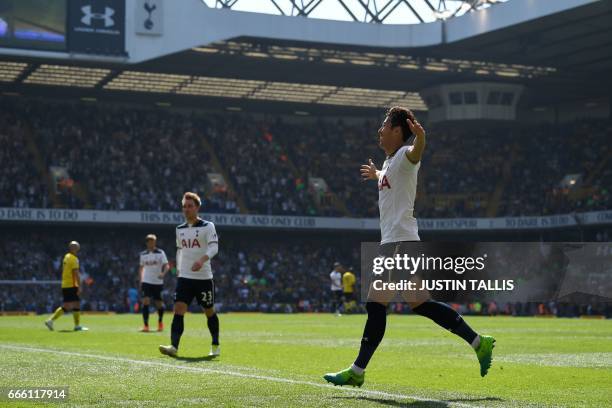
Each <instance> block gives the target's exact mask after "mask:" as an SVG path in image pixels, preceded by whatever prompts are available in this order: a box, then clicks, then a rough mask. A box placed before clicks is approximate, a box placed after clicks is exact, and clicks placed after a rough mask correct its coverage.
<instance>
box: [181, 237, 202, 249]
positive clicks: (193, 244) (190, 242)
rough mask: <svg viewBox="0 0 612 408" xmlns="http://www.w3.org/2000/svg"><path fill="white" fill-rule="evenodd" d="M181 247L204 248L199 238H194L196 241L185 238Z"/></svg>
mask: <svg viewBox="0 0 612 408" xmlns="http://www.w3.org/2000/svg"><path fill="white" fill-rule="evenodd" d="M181 247H183V248H202V245H200V241H198V239H197V238H194V239H185V238H183V240H182V241H181Z"/></svg>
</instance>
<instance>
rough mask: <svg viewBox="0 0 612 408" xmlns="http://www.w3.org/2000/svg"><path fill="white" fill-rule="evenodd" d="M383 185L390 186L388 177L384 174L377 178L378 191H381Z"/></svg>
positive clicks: (383, 187)
mask: <svg viewBox="0 0 612 408" xmlns="http://www.w3.org/2000/svg"><path fill="white" fill-rule="evenodd" d="M385 187H387V188H391V184H390V183H389V179H388V178H387V176H386V175H385V176H382V178H381V179H380V180H378V191H383V190H384V189H385Z"/></svg>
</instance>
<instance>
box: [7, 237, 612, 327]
mask: <svg viewBox="0 0 612 408" xmlns="http://www.w3.org/2000/svg"><path fill="white" fill-rule="evenodd" d="M148 232H150V231H148V230H146V231H145V230H143V229H141V228H120V229H115V228H95V229H92V228H83V227H80V228H79V227H74V228H73V227H70V228H57V227H47V228H44V227H43V228H34V227H23V228H15V227H12V228H6V229H4V230H3V231H2V232H0V312H3V311H13V310H26V311H33V312H37V313H50V312H52V311H53V310H54V309H55V308H56V307H57V306H58V305H59V304H61V292H60V285H59V280H60V277H61V260H62V257H63V255H64V254H65V253H66V246H67V242H68V241H70V240H73V239H76V240H78V241H79V242H80V243H81V251H80V252H79V254H78V257H79V260H80V267H81V292H82V296H81V298H82V309H83V310H94V311H115V312H120V313H125V312H133V311H136V310H137V307H135V306H136V304H137V302H138V293H139V291H140V288H139V282H138V273H137V271H138V260H139V254H140V252H141V251H142V250H143V248H144V236H145V235H146V233H148ZM155 232H157V233H158V237H159V240H158V244H159V247H160V248H162V249H164V250H165V251H166V253H167V255H168V258H169V260H170V264H171V273H170V274H169V275H168V276H167V277H166V281H165V285H164V291H163V293H162V295H163V300H164V303H165V304H166V307H167V308H168V309H171V308H172V304H173V300H172V297H173V293H174V288H175V284H176V269H175V267H174V265H175V261H174V257H175V251H174V249H173V246H174V237H173V236H172V234H171V233H170V234H169V233H168V231H155ZM609 233H610V231H607V230H601V231H597V232H596V233H595V232H593V234H595V235H593V236H588V237H585V238H587V239H607V238H609ZM256 238H257V239H256ZM560 238H563V237H562V236H561V237H560ZM473 239H474V240H480V239H481V238H479V237H477V236H474V237H473ZM220 242H221V250H220V252H219V254H218V255H217V256H216V257H215V258H213V260H212V269H213V271H214V276H215V287H216V299H217V307H218V308H219V310H221V311H225V312H227V311H260V312H280V313H293V312H331V311H333V302H334V298H333V296H332V295H331V293H330V277H329V274H330V272H331V270H332V268H333V265H334V262H337V261H338V262H340V263H342V264H343V265H344V266H345V268H346V269H349V270H352V271H353V272H354V273H355V275H356V276H357V277H358V281H357V287H356V290H357V294H359V293H360V292H359V291H360V286H359V281H360V279H359V277H360V240H359V239H358V238H346V237H345V238H343V239H341V240H339V239H337V236H336V235H334V234H323V235H320V236H318V237H317V239H316V240H314V239H312V238H308V237H304V236H297V235H290V234H289V235H286V234H285V235H282V236H279V235H277V234H274V233H268V234H265V235H262V234H261V233H256V232H249V233H247V232H230V231H228V232H223V231H221V232H220ZM538 248H539V247H536V248H535V251H536V252H538ZM498 250H499V251H506V250H507V248H506V247H500V248H499V249H498ZM570 251H571V248H570ZM493 255H495V254H493ZM493 255H492V256H493ZM528 258H529V257H525V256H521V257H506V258H503V259H502V261H503V262H506V261H509V262H515V263H516V265H513V266H511V267H510V266H509V267H508V268H509V269H511V270H512V271H513V274H512V275H511V276H510V275H508V276H506V275H507V274H506V275H504V277H505V278H508V277H511V278H514V279H515V280H517V281H521V280H526V281H529V285H527V286H525V285H523V286H524V287H528V288H531V287H532V286H533V285H532V283H533V282H532V281H531V280H533V279H540V281H541V280H542V279H543V278H542V276H544V275H546V273H547V272H546V270H548V269H550V270H549V271H548V275H546V276H549V278H548V281H546V279H544V281H545V282H548V283H546V285H548V286H550V285H552V284H556V285H557V286H559V285H560V284H563V283H564V281H562V280H560V278H558V276H557V275H558V272H555V271H557V270H558V267H557V266H558V265H557V264H554V263H553V264H551V263H550V262H548V263H546V262H545V263H544V264H543V265H544V266H545V267H543V268H544V269H537V268H536V269H537V270H534V269H533V265H532V264H531V263H529V262H528V261H527V259H528ZM496 259H497V258H496ZM500 262H501V261H500ZM521 265H522V266H521ZM555 265H557V266H555ZM562 265H564V264H562ZM504 268H505V267H503V265H502V269H504ZM546 268H548V269H546ZM587 272H589V273H590V271H587ZM492 273H493V272H492ZM543 274H544V275H543ZM606 276H608V279H606ZM585 279H586V280H590V281H589V285H590V286H589V287H591V288H598V289H597V291H598V292H597V293H599V292H601V291H604V292H605V290H608V293H609V292H610V291H612V286H610V285H612V280H610V279H609V272H608V275H601V274H600V273H599V272H598V273H593V274H590V275H588V277H587V278H585ZM47 281H54V282H51V283H50V282H47ZM602 285H603V286H602ZM605 285H607V287H608V289H605V287H606V286H605ZM548 286H546V287H548ZM557 286H551V287H550V288H549V289H550V291H552V292H555V291H556V290H557V289H558V288H557ZM564 287H565V286H564ZM602 293H603V292H602ZM520 294H521V293H520V292H519V295H520ZM483 296H484V295H483ZM517 296H518V295H517ZM495 299H496V300H492V299H487V298H485V297H483V298H480V299H479V298H474V297H470V298H469V299H468V298H465V299H463V300H461V299H460V298H457V299H456V300H457V301H458V302H461V303H458V304H457V307H461V308H468V309H469V308H472V307H476V306H475V305H476V303H479V304H481V305H483V306H482V308H476V309H474V310H471V309H470V310H467V312H468V313H484V314H486V313H492V314H497V313H500V314H511V315H525V314H534V313H540V311H538V309H537V305H538V304H539V303H535V302H530V303H533V304H532V305H529V304H527V303H525V299H527V298H525V297H524V296H523V297H522V298H521V299H522V300H521V302H517V301H516V297H515V301H512V297H508V298H507V299H505V301H503V302H501V300H503V297H502V298H500V299H497V298H495ZM537 299H539V298H537ZM546 299H549V297H548V296H547V297H546ZM444 300H447V299H444ZM492 303H495V306H494V308H493V309H492V307H493V306H491V304H492ZM545 303H546V310H548V311H550V310H552V309H551V307H552V306H551V305H552V304H554V302H553V303H551V304H548V302H545ZM487 305H488V306H487ZM558 307H559V313H569V312H567V310H568V308H567V306H558ZM594 307H595V309H593V310H600V309H601V308H600V307H599V306H594ZM192 310H198V307H197V306H196V305H195V304H194V305H192ZM394 310H395V311H396V312H398V313H405V312H406V311H407V310H408V309H407V308H405V307H402V306H394ZM572 310H574V309H572ZM576 310H578V309H576ZM580 310H582V309H580ZM608 311H612V310H611V309H608ZM541 313H545V312H541ZM546 313H548V312H546Z"/></svg>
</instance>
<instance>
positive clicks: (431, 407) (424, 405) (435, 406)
mask: <svg viewBox="0 0 612 408" xmlns="http://www.w3.org/2000/svg"><path fill="white" fill-rule="evenodd" d="M332 398H336V399H351V400H359V401H367V402H374V403H377V404H380V405H386V406H388V407H402V408H403V407H406V408H447V407H451V406H452V403H453V402H481V401H503V400H502V399H501V398H494V397H484V398H457V399H449V400H446V401H410V402H401V401H396V400H394V399H389V398H372V397H366V396H363V395H361V396H335V397H332Z"/></svg>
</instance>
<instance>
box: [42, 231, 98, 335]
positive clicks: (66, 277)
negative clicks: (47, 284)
mask: <svg viewBox="0 0 612 408" xmlns="http://www.w3.org/2000/svg"><path fill="white" fill-rule="evenodd" d="M79 249H81V246H80V245H79V243H78V242H76V241H72V242H70V244H68V253H67V254H66V255H64V260H63V262H62V295H63V297H64V303H63V304H62V306H60V307H58V308H57V309H56V310H55V312H54V313H53V316H51V318H50V319H49V320H47V321H45V325H46V326H47V327H48V328H49V330H53V321H55V320H57V319H58V318H59V317H60V316H61V315H63V314H64V313H65V312H72V318H73V319H74V330H75V331H84V330H88V329H87V327H83V326H81V299H80V298H79V295H80V294H81V290H80V289H79V283H80V281H81V277H80V274H79V258H77V253H78V252H79Z"/></svg>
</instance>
